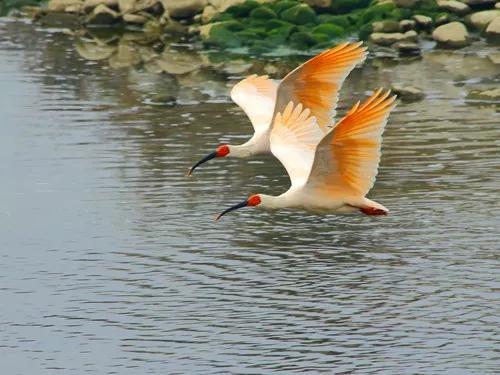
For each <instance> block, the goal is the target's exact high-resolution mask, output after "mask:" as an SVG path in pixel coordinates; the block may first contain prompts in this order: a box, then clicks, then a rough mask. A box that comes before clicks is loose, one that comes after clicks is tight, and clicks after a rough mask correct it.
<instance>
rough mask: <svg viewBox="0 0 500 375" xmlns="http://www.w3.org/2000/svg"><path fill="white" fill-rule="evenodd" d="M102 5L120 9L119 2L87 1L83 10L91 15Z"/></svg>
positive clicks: (110, 0)
mask: <svg viewBox="0 0 500 375" xmlns="http://www.w3.org/2000/svg"><path fill="white" fill-rule="evenodd" d="M100 4H103V5H106V6H107V7H108V8H112V9H118V0H85V1H84V2H83V10H84V11H85V12H87V13H89V12H91V11H92V9H94V8H95V7H96V6H98V5H100Z"/></svg>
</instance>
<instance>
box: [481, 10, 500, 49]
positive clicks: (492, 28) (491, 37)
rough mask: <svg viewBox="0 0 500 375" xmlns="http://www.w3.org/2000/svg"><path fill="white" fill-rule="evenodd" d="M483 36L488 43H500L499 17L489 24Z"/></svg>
mask: <svg viewBox="0 0 500 375" xmlns="http://www.w3.org/2000/svg"><path fill="white" fill-rule="evenodd" d="M485 35H486V38H487V39H488V41H491V42H495V43H499V42H500V16H497V17H495V19H494V20H493V21H491V22H490V24H489V25H488V27H487V28H486V31H485Z"/></svg>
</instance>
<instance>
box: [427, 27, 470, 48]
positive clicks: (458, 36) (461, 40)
mask: <svg viewBox="0 0 500 375" xmlns="http://www.w3.org/2000/svg"><path fill="white" fill-rule="evenodd" d="M432 38H433V39H434V40H435V41H437V42H438V43H440V44H442V45H444V46H447V47H457V48H460V47H464V46H467V45H469V44H470V38H469V32H468V31H467V28H466V27H465V25H464V24H463V23H460V22H450V23H447V24H445V25H441V26H439V27H437V28H436V29H435V30H434V32H433V33H432Z"/></svg>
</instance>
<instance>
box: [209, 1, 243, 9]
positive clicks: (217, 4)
mask: <svg viewBox="0 0 500 375" xmlns="http://www.w3.org/2000/svg"><path fill="white" fill-rule="evenodd" d="M245 1H246V0H209V3H210V5H212V6H213V7H214V8H215V9H217V11H218V12H224V11H225V10H226V9H228V8H230V7H232V6H234V5H239V4H242V3H244V2H245Z"/></svg>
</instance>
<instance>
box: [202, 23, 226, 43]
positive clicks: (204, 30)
mask: <svg viewBox="0 0 500 375" xmlns="http://www.w3.org/2000/svg"><path fill="white" fill-rule="evenodd" d="M220 24H221V22H214V23H209V24H207V25H203V26H200V28H199V32H200V37H201V39H202V40H203V41H207V40H208V38H209V36H210V30H211V29H212V27H214V26H216V25H220Z"/></svg>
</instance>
